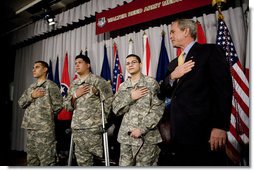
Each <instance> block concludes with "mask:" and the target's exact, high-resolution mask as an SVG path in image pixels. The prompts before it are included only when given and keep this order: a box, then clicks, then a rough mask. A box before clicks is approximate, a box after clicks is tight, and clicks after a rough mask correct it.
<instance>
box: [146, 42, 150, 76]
mask: <svg viewBox="0 0 254 171" xmlns="http://www.w3.org/2000/svg"><path fill="white" fill-rule="evenodd" d="M150 55H151V54H150V45H149V42H148V38H146V73H147V75H149V70H150V58H151V56H150Z"/></svg>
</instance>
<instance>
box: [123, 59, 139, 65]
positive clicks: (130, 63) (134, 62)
mask: <svg viewBox="0 0 254 171" xmlns="http://www.w3.org/2000/svg"><path fill="white" fill-rule="evenodd" d="M136 63H138V61H136V60H135V61H131V62H126V64H125V65H126V66H130V65H135V64H136Z"/></svg>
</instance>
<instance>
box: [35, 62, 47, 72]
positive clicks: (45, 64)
mask: <svg viewBox="0 0 254 171" xmlns="http://www.w3.org/2000/svg"><path fill="white" fill-rule="evenodd" d="M37 63H40V64H41V65H42V66H43V67H45V68H47V73H48V72H49V64H48V63H47V62H45V61H36V62H34V64H37Z"/></svg>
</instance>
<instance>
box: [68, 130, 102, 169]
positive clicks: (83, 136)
mask: <svg viewBox="0 0 254 171" xmlns="http://www.w3.org/2000/svg"><path fill="white" fill-rule="evenodd" d="M73 141H74V144H75V156H76V159H77V163H78V165H79V166H92V165H93V155H95V156H98V157H101V158H102V157H103V146H102V133H101V132H100V131H98V130H97V131H91V130H88V129H84V130H73Z"/></svg>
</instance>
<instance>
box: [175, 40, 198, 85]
mask: <svg viewBox="0 0 254 171" xmlns="http://www.w3.org/2000/svg"><path fill="white" fill-rule="evenodd" d="M198 46H199V44H198V43H195V44H194V45H193V46H192V47H191V49H190V51H189V52H188V54H187V56H186V58H185V60H184V62H187V61H189V60H192V61H195V56H196V53H195V52H196V49H197V47H198ZM187 75H188V73H187V74H185V75H184V76H182V77H181V78H180V79H179V81H178V84H177V87H179V85H180V84H182V83H183V81H184V80H185V78H186V76H187Z"/></svg>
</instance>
